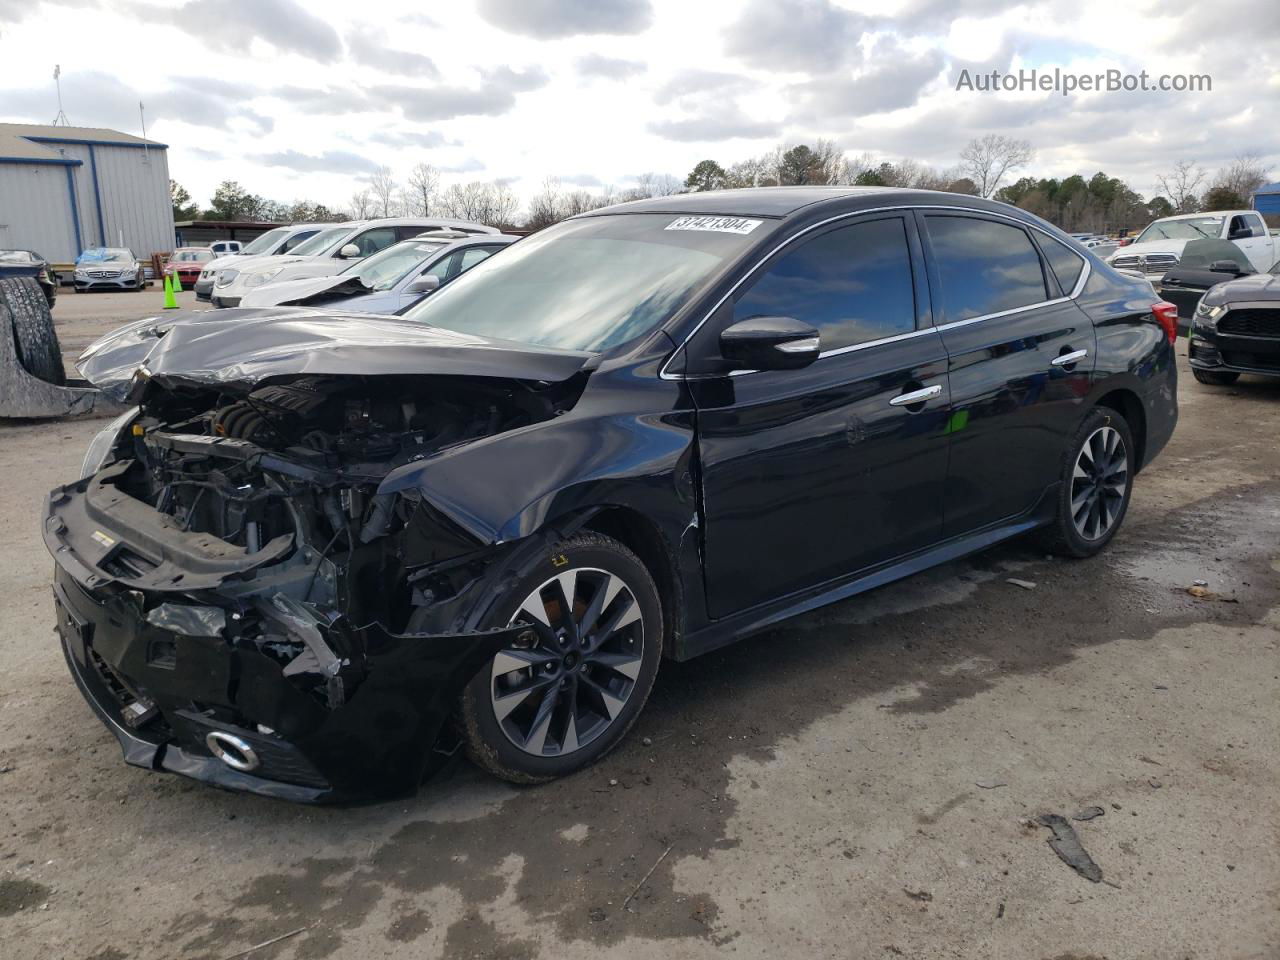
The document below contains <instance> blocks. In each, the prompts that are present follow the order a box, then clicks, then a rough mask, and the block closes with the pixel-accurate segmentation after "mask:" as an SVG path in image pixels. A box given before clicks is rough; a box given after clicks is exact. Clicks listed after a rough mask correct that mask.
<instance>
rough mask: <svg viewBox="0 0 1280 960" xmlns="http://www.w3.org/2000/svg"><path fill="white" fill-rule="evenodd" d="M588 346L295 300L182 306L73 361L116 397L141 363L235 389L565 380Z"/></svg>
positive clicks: (167, 380) (185, 380) (176, 380)
mask: <svg viewBox="0 0 1280 960" xmlns="http://www.w3.org/2000/svg"><path fill="white" fill-rule="evenodd" d="M590 356H591V354H588V353H578V352H572V351H564V350H551V349H548V348H545V347H537V346H533V345H531V344H523V343H516V342H513V341H508V340H490V339H488V338H485V337H477V336H473V335H471V334H465V333H456V332H454V331H452V330H444V329H442V328H440V327H431V326H427V325H426V324H423V323H418V322H416V321H413V320H401V319H399V318H398V317H386V316H378V315H376V314H368V313H364V314H360V313H355V314H334V313H332V312H322V311H319V310H311V309H307V308H303V307H263V308H258V309H239V308H236V309H230V310H218V311H189V312H184V313H181V314H176V315H174V316H173V317H155V318H152V319H149V320H140V321H138V322H137V323H132V324H129V325H127V326H125V327H122V328H121V329H119V330H117V331H115V332H114V333H112V334H108V335H107V336H106V337H104V338H102V339H101V340H99V341H98V342H97V343H95V344H93V345H92V346H90V347H89V348H88V349H87V350H86V351H85V352H84V353H83V354H81V356H80V359H79V360H78V361H77V363H76V366H77V367H78V369H79V370H80V373H81V374H82V375H83V376H84V378H85V379H86V380H88V381H89V382H90V383H92V384H93V385H94V386H96V387H98V388H99V389H101V390H102V391H103V393H105V394H107V395H108V396H109V397H112V398H113V399H116V400H124V399H125V398H126V397H127V396H128V394H129V388H130V384H131V383H132V381H133V377H134V374H135V373H136V372H137V371H138V369H139V367H145V368H146V371H147V375H148V377H149V379H150V380H151V381H152V382H154V383H156V384H158V385H159V386H161V387H173V386H201V385H204V386H217V387H220V388H222V389H225V390H228V391H230V392H234V391H236V390H238V389H239V390H247V389H249V388H251V387H253V386H254V385H256V384H258V383H261V382H262V381H264V380H268V379H273V378H276V377H289V376H387V375H436V376H474V377H497V378H503V379H516V380H545V381H550V382H555V381H560V380H566V379H568V378H569V377H571V376H573V375H574V374H575V373H577V372H578V371H579V370H580V369H581V368H582V365H583V364H584V363H585V362H586V360H587V359H588V358H589V357H590Z"/></svg>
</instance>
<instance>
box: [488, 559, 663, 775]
mask: <svg viewBox="0 0 1280 960" xmlns="http://www.w3.org/2000/svg"><path fill="white" fill-rule="evenodd" d="M517 624H523V625H525V626H526V627H527V628H528V629H527V630H525V631H524V632H523V633H522V634H521V635H520V639H519V641H518V642H517V645H516V646H513V647H508V648H507V649H505V650H503V651H501V652H500V653H498V654H497V656H495V657H494V659H493V668H492V678H491V681H490V696H491V699H492V704H493V713H494V716H495V717H496V718H497V721H498V725H499V726H500V727H501V728H502V732H503V734H505V735H506V737H507V739H508V740H510V741H511V743H512V744H514V745H515V746H516V747H518V748H519V749H520V750H523V751H524V752H525V753H528V754H532V755H533V756H537V757H559V756H564V755H566V754H569V753H573V752H574V751H575V750H578V749H580V748H582V747H585V746H586V745H587V744H589V743H591V741H593V740H595V739H596V738H597V737H599V736H600V735H601V734H602V733H604V732H605V730H607V729H608V728H609V726H610V725H611V724H612V723H613V722H614V720H615V719H617V717H618V715H619V714H620V713H621V712H622V708H623V707H624V706H626V703H627V701H628V699H630V697H631V694H632V691H634V690H635V686H636V679H637V678H638V677H639V675H640V669H641V666H642V663H643V654H644V639H645V638H644V617H643V615H642V614H641V611H640V604H639V602H638V601H637V599H636V596H635V593H634V592H633V591H632V589H631V588H630V587H629V586H628V585H627V583H626V582H625V581H624V580H623V579H622V578H621V577H619V576H618V575H617V574H613V573H609V572H608V571H606V570H599V569H596V568H592V567H579V568H576V569H572V570H568V571H565V572H563V573H559V574H557V575H556V576H554V577H552V578H551V579H549V580H547V581H546V582H545V583H543V584H542V585H541V586H540V587H538V588H537V589H536V590H533V591H532V592H531V593H530V594H529V595H528V596H527V597H526V598H525V600H524V602H523V603H522V604H521V605H520V609H519V610H517V611H516V613H515V615H514V616H513V617H512V620H511V625H512V626H515V625H517Z"/></svg>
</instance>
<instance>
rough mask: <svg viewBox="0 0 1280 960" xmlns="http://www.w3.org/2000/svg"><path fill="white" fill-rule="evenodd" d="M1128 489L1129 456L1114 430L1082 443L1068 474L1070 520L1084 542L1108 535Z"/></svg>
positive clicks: (1104, 430) (1100, 432)
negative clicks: (1069, 478)
mask: <svg viewBox="0 0 1280 960" xmlns="http://www.w3.org/2000/svg"><path fill="white" fill-rule="evenodd" d="M1128 487H1129V453H1128V451H1127V450H1126V449H1125V445H1124V438H1122V437H1121V436H1120V432H1119V431H1118V430H1116V429H1115V428H1114V427H1099V428H1098V429H1097V430H1095V431H1093V433H1091V434H1089V438H1088V439H1087V440H1085V442H1084V445H1083V446H1082V447H1081V448H1080V453H1079V455H1078V456H1077V457H1076V464H1075V469H1074V470H1072V473H1071V521H1072V523H1073V524H1075V528H1076V532H1077V533H1078V534H1080V536H1082V537H1084V539H1086V540H1098V539H1100V538H1101V537H1103V536H1105V535H1106V534H1107V531H1109V530H1110V529H1111V528H1112V526H1114V525H1115V522H1116V520H1117V518H1118V517H1119V516H1120V511H1121V508H1122V507H1123V506H1124V499H1125V496H1126V494H1127V491H1128Z"/></svg>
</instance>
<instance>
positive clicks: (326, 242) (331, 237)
mask: <svg viewBox="0 0 1280 960" xmlns="http://www.w3.org/2000/svg"><path fill="white" fill-rule="evenodd" d="M350 232H351V228H350V227H330V228H329V229H328V230H321V231H320V232H319V233H317V234H316V235H315V236H314V237H312V238H311V239H310V240H308V241H307V242H306V243H300V244H298V245H297V246H296V247H294V248H293V249H292V250H290V251H289V255H290V256H293V257H314V256H317V255H318V254H321V253H324V252H325V250H327V249H328V248H329V247H330V245H332V244H333V243H334V241H336V240H340V239H341V238H343V237H345V236H346V235H347V234H349V233H350Z"/></svg>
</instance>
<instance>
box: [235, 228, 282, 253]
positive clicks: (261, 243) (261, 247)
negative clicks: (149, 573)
mask: <svg viewBox="0 0 1280 960" xmlns="http://www.w3.org/2000/svg"><path fill="white" fill-rule="evenodd" d="M288 235H289V228H288V227H276V229H274V230H268V231H267V232H266V233H264V234H263V235H262V236H260V237H256V238H254V240H253V241H252V242H251V243H247V244H245V245H244V246H243V247H241V248H240V252H241V253H242V254H244V253H247V254H255V253H270V252H271V251H272V250H274V249H275V248H276V245H277V244H278V243H280V241H281V240H283V239H284V238H285V237H287V236H288Z"/></svg>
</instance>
